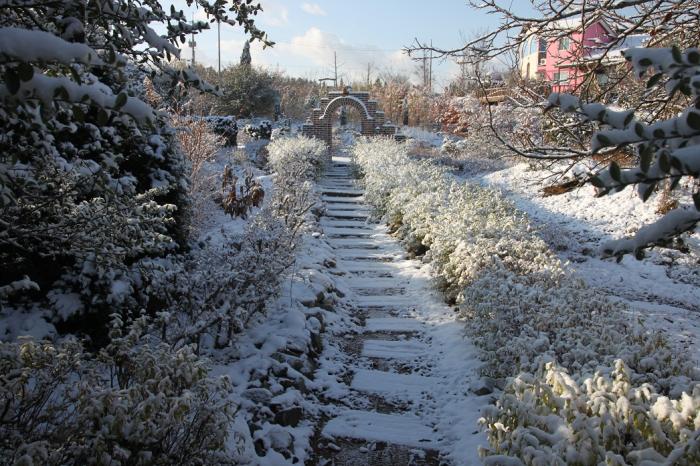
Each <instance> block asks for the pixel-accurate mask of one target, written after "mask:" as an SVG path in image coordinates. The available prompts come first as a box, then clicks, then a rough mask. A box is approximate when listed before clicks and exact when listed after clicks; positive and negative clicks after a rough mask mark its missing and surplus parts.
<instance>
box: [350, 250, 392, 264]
mask: <svg viewBox="0 0 700 466" xmlns="http://www.w3.org/2000/svg"><path fill="white" fill-rule="evenodd" d="M338 257H339V258H340V259H341V260H343V261H346V262H350V261H360V262H394V261H395V260H397V259H400V258H401V257H400V256H399V255H397V254H386V253H381V252H373V253H369V252H363V251H358V250H355V249H346V250H343V251H338Z"/></svg>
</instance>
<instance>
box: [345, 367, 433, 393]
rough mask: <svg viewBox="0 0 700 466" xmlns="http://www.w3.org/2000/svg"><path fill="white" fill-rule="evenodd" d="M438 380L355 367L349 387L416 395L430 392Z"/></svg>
mask: <svg viewBox="0 0 700 466" xmlns="http://www.w3.org/2000/svg"><path fill="white" fill-rule="evenodd" d="M436 385H439V381H438V380H435V379H434V378H431V377H424V376H422V375H418V374H397V373H394V372H385V371H376V370H368V369H357V370H356V371H355V375H354V377H353V379H352V383H351V385H350V386H351V387H352V388H354V389H355V390H359V391H363V392H368V393H379V394H382V395H392V396H396V397H416V396H420V395H421V394H423V393H426V392H428V393H429V392H431V391H432V390H434V387H435V386H436Z"/></svg>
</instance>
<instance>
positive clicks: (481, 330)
mask: <svg viewBox="0 0 700 466" xmlns="http://www.w3.org/2000/svg"><path fill="white" fill-rule="evenodd" d="M405 150H406V149H405V148H403V147H402V146H401V145H399V144H396V143H394V142H392V141H389V140H383V141H382V140H378V141H370V140H362V141H359V142H358V143H357V144H356V146H355V147H354V150H353V151H354V155H355V161H356V163H357V164H358V165H359V171H360V172H361V173H362V174H363V175H364V183H365V187H366V191H365V198H366V199H367V200H368V201H369V202H371V203H372V204H373V205H374V206H375V207H376V209H377V212H378V213H379V214H380V215H382V216H383V217H384V219H385V220H386V221H387V222H388V223H389V225H390V226H391V227H392V229H393V230H394V231H395V233H396V234H397V235H399V237H400V238H401V239H402V240H403V241H404V242H405V243H406V245H407V246H408V247H409V248H411V249H413V250H414V251H416V252H425V256H424V260H425V261H429V262H430V263H431V265H432V267H433V271H434V274H435V277H436V282H437V285H438V287H439V288H441V289H442V290H443V291H444V292H445V295H446V298H447V299H448V301H450V302H454V303H456V304H458V306H459V309H460V315H461V317H462V318H463V319H464V320H465V323H466V325H467V329H468V334H469V335H470V336H471V338H472V340H473V341H474V343H475V344H476V345H477V347H479V348H480V349H481V356H482V358H483V359H484V362H485V364H484V366H483V368H482V373H483V374H484V375H486V376H490V377H492V378H495V379H501V380H503V381H506V380H507V379H508V378H509V377H512V376H515V375H516V374H518V373H520V372H525V373H528V372H530V373H531V372H534V371H537V370H541V368H542V367H544V365H545V364H546V363H548V362H554V363H556V364H557V366H558V367H561V368H563V369H564V370H567V371H569V373H570V374H572V377H578V378H585V377H592V376H593V375H594V374H595V373H596V372H599V373H601V374H604V375H607V374H608V373H609V372H610V370H609V369H608V370H606V369H605V368H606V367H610V365H612V364H613V363H614V361H615V360H617V359H620V360H622V361H624V364H626V367H628V368H629V369H627V377H628V380H629V382H630V384H631V385H630V387H631V388H630V390H642V391H643V390H653V391H655V392H656V393H658V394H659V396H669V397H672V398H678V397H681V396H682V393H683V392H688V393H689V392H691V391H693V387H694V386H695V385H696V384H697V383H698V382H697V381H698V380H699V378H700V375H699V374H697V371H696V369H695V366H694V364H693V362H692V361H690V360H689V359H688V358H684V357H678V356H679V354H683V352H682V351H681V350H679V348H676V347H674V346H672V345H671V344H670V343H669V341H668V339H667V338H666V337H665V335H664V334H662V333H658V334H657V333H652V332H649V331H648V330H647V329H646V328H645V327H644V325H643V323H641V322H634V321H632V322H630V321H629V317H628V316H627V314H626V313H625V312H623V311H625V310H626V309H625V308H624V306H623V305H622V304H619V303H617V302H615V301H611V300H610V299H608V298H607V297H606V296H605V295H601V294H600V293H599V292H597V291H596V290H594V289H591V288H589V287H588V286H586V285H585V284H584V283H583V282H582V281H580V280H579V279H577V278H576V277H575V275H574V274H573V273H572V272H571V270H570V269H569V268H568V267H567V266H566V265H564V264H562V263H561V262H560V261H559V260H558V258H557V257H556V255H555V254H554V253H553V252H552V251H550V250H549V248H548V246H547V244H546V243H545V242H544V241H543V240H542V239H540V238H539V237H538V236H537V232H536V231H534V230H533V229H532V227H531V226H530V224H529V222H528V220H527V218H526V217H525V215H524V214H522V213H520V212H518V211H517V209H515V207H514V206H513V204H512V203H511V202H510V201H508V200H506V199H505V198H504V197H503V196H501V195H500V194H499V193H498V192H497V191H494V190H492V189H487V188H484V187H481V186H477V185H472V184H469V183H466V182H464V181H463V180H459V179H457V178H455V177H453V176H452V175H451V174H450V173H449V172H447V171H446V169H444V168H439V167H436V166H434V165H433V164H431V163H430V162H429V161H425V160H414V159H411V158H410V157H409V156H407V155H406V153H405ZM522 377H531V378H532V377H534V376H532V375H523V376H522ZM515 383H517V382H511V383H510V384H509V385H507V388H506V393H505V394H504V395H503V396H504V397H505V396H507V394H508V393H509V390H513V385H512V384H515ZM645 387H647V388H645ZM611 396H615V398H614V399H612V400H611V403H613V404H614V403H625V402H626V401H625V399H624V398H623V397H622V396H621V395H620V394H619V393H616V392H614V393H612V394H611ZM527 400H530V398H527ZM503 403H505V402H504V401H502V402H501V404H500V405H499V408H498V409H497V410H496V411H494V412H493V413H492V414H491V415H490V416H491V417H490V419H496V421H494V422H487V423H486V424H487V426H488V428H489V429H490V436H491V438H492V439H499V438H501V437H498V436H499V435H506V434H502V433H499V432H500V431H499V429H506V428H503V425H504V424H505V423H504V422H503V421H502V420H501V419H502V418H507V419H509V422H511V423H517V422H518V419H519V416H514V415H513V412H512V411H507V409H508V408H506V407H505V406H506V405H505V404H503ZM695 406H696V407H695V408H694V409H695V411H693V412H692V413H691V417H692V418H693V419H695V418H696V417H697V416H700V414H699V413H698V410H697V406H698V404H696V405H695ZM523 409H524V408H523ZM529 414H530V413H523V416H525V415H529ZM555 414H557V413H555ZM557 415H558V414H557ZM566 419H567V422H568V421H569V420H570V418H566ZM699 419H700V418H699ZM542 422H546V420H543V421H542ZM620 422H634V420H630V419H629V418H624V419H622V420H621V421H620ZM584 428H585V425H583V424H581V423H573V424H572V429H573V434H572V435H573V436H574V437H577V436H581V435H586V434H585V432H579V430H578V429H584ZM627 428H629V429H633V428H635V429H636V428H637V427H635V426H632V425H630V426H628V427H627ZM504 432H507V433H508V435H510V432H512V429H509V428H508V429H506V430H505V431H504ZM526 434H527V435H528V436H531V437H532V436H534V437H533V438H536V437H537V435H536V432H535V433H533V432H529V431H528V432H526ZM528 438H530V437H528ZM496 441H497V440H494V442H496ZM510 441H511V437H507V439H506V441H504V442H503V444H502V445H501V446H499V448H498V449H494V450H493V451H491V452H489V454H497V453H499V452H504V451H511V450H509V448H511V447H510V443H509V442H510ZM610 448H611V449H612V450H611V451H618V450H616V449H617V447H614V446H611V447H610ZM630 448H636V447H634V446H631V447H630ZM528 451H529V450H527V449H525V450H523V451H522V452H521V451H520V450H517V451H516V450H515V449H513V450H512V452H513V454H514V455H515V456H517V457H519V458H521V459H523V460H524V459H525V458H526V456H523V455H527V454H529V453H528ZM619 453H620V454H622V450H620V451H619ZM498 458H499V457H498V456H495V457H494V459H492V460H489V459H487V462H488V461H490V462H491V464H500V463H498ZM514 464H521V463H514ZM527 464H550V463H549V462H548V461H541V462H534V461H533V462H528V463H527ZM553 464H557V463H553ZM561 464H565V462H562V463H561ZM584 464H585V462H584ZM594 464H595V462H594Z"/></svg>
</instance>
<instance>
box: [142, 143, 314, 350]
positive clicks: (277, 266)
mask: <svg viewBox="0 0 700 466" xmlns="http://www.w3.org/2000/svg"><path fill="white" fill-rule="evenodd" d="M282 141H284V139H282V140H279V141H277V142H275V143H273V144H277V146H276V149H275V154H276V159H275V160H277V162H278V163H280V164H282V165H276V167H277V168H278V169H280V170H281V173H282V174H281V175H279V176H278V177H277V179H276V182H275V187H274V189H273V191H272V193H271V195H270V196H266V198H269V199H266V202H265V204H264V205H263V206H262V208H261V209H259V210H258V211H257V212H254V213H253V215H254V216H253V217H252V219H251V220H250V221H249V223H248V224H247V226H246V228H245V230H244V232H243V233H242V234H239V235H233V234H231V235H229V234H227V233H223V232H222V234H221V236H220V237H218V238H217V240H216V241H209V240H204V241H202V242H200V244H199V245H198V247H196V248H194V249H193V250H192V251H190V252H189V253H188V254H187V255H184V256H178V257H176V258H169V259H165V260H164V259H154V260H151V261H149V262H147V263H144V264H143V266H142V267H141V270H142V271H143V275H141V283H142V285H143V286H144V288H145V289H146V291H147V293H146V294H147V295H148V296H150V297H151V298H150V300H149V303H148V304H149V307H150V306H154V307H155V308H156V310H157V311H156V312H157V319H155V322H154V323H153V327H154V331H157V333H158V334H160V336H161V338H163V339H164V340H165V341H167V342H169V343H171V344H173V345H175V346H177V347H179V346H180V345H183V344H189V343H193V344H195V345H196V348H197V349H198V351H200V350H209V349H211V348H220V347H224V346H228V345H231V344H232V343H233V342H234V341H235V337H236V335H237V334H238V333H240V332H241V331H242V330H243V329H244V328H245V327H246V325H247V324H248V322H249V321H250V320H251V319H252V318H254V317H255V316H258V315H260V314H262V313H264V312H265V310H266V308H265V306H266V304H267V303H268V301H269V300H270V299H271V298H272V297H273V296H275V294H277V293H278V292H279V285H280V282H281V280H283V279H284V276H285V275H284V274H285V272H286V271H287V270H288V268H289V267H290V266H291V265H292V263H293V262H294V255H295V253H296V250H297V247H298V245H299V243H300V240H301V233H302V229H303V227H304V225H305V221H306V218H305V216H306V214H307V212H308V211H309V210H310V209H311V207H312V206H313V205H314V203H315V200H316V199H315V197H314V196H315V195H314V193H313V189H312V185H311V183H310V181H309V179H308V178H307V177H308V176H312V175H313V174H314V173H316V172H315V168H314V165H313V160H312V159H311V158H306V159H305V158H304V157H303V155H304V154H307V155H308V151H307V152H305V151H302V152H298V151H296V152H295V149H299V147H300V146H299V144H297V145H294V144H291V145H284V144H283V143H282ZM308 141H310V140H305V141H301V142H300V144H301V146H303V147H306V146H304V143H306V142H308ZM297 142H299V141H297ZM321 144H322V143H321ZM311 147H315V145H314V144H312V145H311ZM324 151H325V147H324ZM324 154H325V152H324ZM284 163H286V164H288V165H284ZM310 174H311V175H310ZM249 182H250V183H251V185H253V184H255V182H254V181H253V179H252V177H249ZM257 186H258V188H260V186H259V185H257ZM260 189H261V188H260ZM249 194H250V197H251V200H250V202H251V203H252V202H253V199H252V198H253V197H255V196H256V195H255V194H254V193H252V192H251V193H249ZM257 196H258V197H257V200H258V201H261V200H262V199H261V198H259V194H258V195H257ZM241 199H244V197H243V198H241ZM246 202H247V201H246ZM249 210H250V209H249Z"/></svg>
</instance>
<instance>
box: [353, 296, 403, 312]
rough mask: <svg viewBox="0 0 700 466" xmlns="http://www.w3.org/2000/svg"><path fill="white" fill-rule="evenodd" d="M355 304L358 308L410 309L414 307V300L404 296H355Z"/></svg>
mask: <svg viewBox="0 0 700 466" xmlns="http://www.w3.org/2000/svg"><path fill="white" fill-rule="evenodd" d="M354 301H355V303H357V305H358V306H363V307H373V308H391V309H410V308H412V307H414V305H415V302H416V300H415V298H411V297H410V296H405V295H396V296H393V295H374V296H361V295H360V296H355V297H354Z"/></svg>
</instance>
